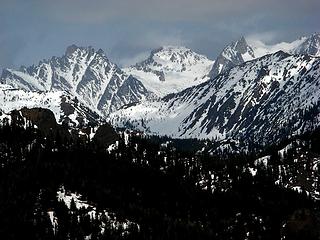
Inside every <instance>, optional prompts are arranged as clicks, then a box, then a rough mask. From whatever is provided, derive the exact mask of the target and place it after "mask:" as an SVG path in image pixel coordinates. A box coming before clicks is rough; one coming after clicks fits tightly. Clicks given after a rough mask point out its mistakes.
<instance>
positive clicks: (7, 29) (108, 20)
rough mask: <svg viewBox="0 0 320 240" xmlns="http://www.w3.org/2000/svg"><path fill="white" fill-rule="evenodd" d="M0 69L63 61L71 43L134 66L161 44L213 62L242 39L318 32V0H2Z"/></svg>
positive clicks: (287, 37)
mask: <svg viewBox="0 0 320 240" xmlns="http://www.w3.org/2000/svg"><path fill="white" fill-rule="evenodd" d="M0 3H1V4H0V29H1V33H0V69H1V68H4V67H11V68H12V67H14V68H15V67H18V66H20V65H31V64H33V63H34V64H36V63H38V61H39V60H41V59H44V58H48V57H51V56H61V55H62V54H63V53H64V51H65V48H66V47H67V46H69V45H71V44H73V43H74V44H77V45H81V46H89V45H91V46H94V47H95V48H102V49H103V50H105V51H106V53H107V55H108V56H109V58H110V59H111V60H112V61H114V62H115V63H117V64H119V65H128V64H133V63H135V62H136V61H138V60H141V59H142V58H143V57H145V56H146V55H147V54H148V53H149V51H150V50H152V49H154V48H157V47H159V46H162V45H168V44H170V45H184V46H187V47H190V48H191V49H193V50H195V51H197V52H199V53H202V54H205V55H207V56H208V57H209V58H212V59H213V58H214V57H215V56H216V55H217V54H218V52H219V51H220V50H221V49H222V48H223V47H224V46H225V45H226V44H227V43H229V42H230V41H232V40H235V39H237V38H238V37H240V36H241V35H244V36H247V37H255V38H259V39H260V40H262V41H265V42H266V43H274V42H279V41H285V40H287V41H290V40H294V39H296V38H298V37H300V36H302V35H308V34H311V33H313V32H319V31H320V14H319V9H320V1H319V0H0Z"/></svg>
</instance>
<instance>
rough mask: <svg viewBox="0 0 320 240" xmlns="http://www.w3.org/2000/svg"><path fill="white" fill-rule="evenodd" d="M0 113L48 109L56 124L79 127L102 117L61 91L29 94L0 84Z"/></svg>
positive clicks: (29, 92)
mask: <svg viewBox="0 0 320 240" xmlns="http://www.w3.org/2000/svg"><path fill="white" fill-rule="evenodd" d="M0 102H1V105H0V112H2V113H3V114H9V113H10V112H11V111H13V110H17V109H21V108H24V107H26V108H35V107H37V108H46V109H50V110H51V111H52V112H53V113H54V115H55V118H56V120H57V122H58V123H60V124H61V123H65V124H68V125H70V126H74V127H79V126H84V125H87V124H88V123H89V122H91V123H97V122H98V121H99V120H100V119H102V116H100V115H98V114H97V113H96V112H95V111H92V110H90V108H88V107H87V106H85V105H84V104H82V103H81V102H79V101H78V99H77V98H75V97H73V96H70V95H68V94H66V93H65V92H63V91H50V92H31V91H26V90H23V89H15V88H13V87H12V86H9V85H5V84H0Z"/></svg>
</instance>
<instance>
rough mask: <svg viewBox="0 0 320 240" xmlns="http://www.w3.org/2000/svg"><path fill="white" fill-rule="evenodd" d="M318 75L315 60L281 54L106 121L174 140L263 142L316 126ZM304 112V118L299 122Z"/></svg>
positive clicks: (257, 61) (116, 115) (240, 67)
mask: <svg viewBox="0 0 320 240" xmlns="http://www.w3.org/2000/svg"><path fill="white" fill-rule="evenodd" d="M319 75H320V60H319V58H315V57H310V56H307V55H289V54H287V53H284V52H282V51H280V52H277V53H275V54H271V55H266V56H264V57H262V58H259V59H256V60H252V61H249V62H246V63H243V64H241V65H239V66H236V67H234V68H232V69H231V70H230V71H228V72H226V73H225V74H220V75H219V76H218V77H216V78H213V79H211V80H209V81H207V82H204V83H202V84H200V85H198V86H195V87H191V88H188V89H186V90H184V91H182V92H180V93H177V94H171V95H168V96H166V97H165V98H163V99H162V100H161V101H154V102H152V103H142V104H137V105H136V106H131V107H129V108H126V109H122V110H120V111H118V112H115V113H114V114H112V115H111V120H112V122H113V123H114V124H116V125H118V126H124V125H125V126H133V127H135V128H138V129H143V130H147V131H149V132H151V133H156V134H160V135H169V136H173V137H198V138H207V137H209V138H212V137H218V138H221V139H224V138H229V137H231V138H241V137H244V138H252V139H254V140H257V141H260V142H261V143H263V142H264V141H265V140H267V139H276V138H281V135H282V134H288V132H290V133H291V132H303V131H305V130H306V129H307V128H309V127H310V124H311V123H315V122H318V121H317V118H318V117H319V116H318V113H319V111H318V102H319V96H320V90H319V87H318V85H319V84H320V78H319ZM311 110H312V111H313V115H310V112H309V113H308V111H311ZM307 113H308V114H309V119H303V117H305V116H306V114H307Z"/></svg>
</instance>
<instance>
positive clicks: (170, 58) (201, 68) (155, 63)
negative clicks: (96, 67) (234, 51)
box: [124, 46, 213, 97]
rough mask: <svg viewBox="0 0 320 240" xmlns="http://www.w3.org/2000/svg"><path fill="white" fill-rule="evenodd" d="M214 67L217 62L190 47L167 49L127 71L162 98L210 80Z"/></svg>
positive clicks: (169, 47) (155, 53)
mask: <svg viewBox="0 0 320 240" xmlns="http://www.w3.org/2000/svg"><path fill="white" fill-rule="evenodd" d="M212 65H213V61H211V60H210V59H208V58H207V57H205V56H204V55H201V54H199V53H196V52H194V51H192V50H191V49H189V48H187V47H181V46H163V47H161V48H158V49H155V50H153V51H152V52H151V54H150V56H149V57H148V58H147V59H146V60H144V61H142V62H140V63H137V64H135V65H134V66H131V67H129V68H125V69H124V71H125V72H126V73H127V74H131V75H133V76H134V77H136V78H137V79H139V80H140V81H141V82H142V83H143V85H144V86H145V87H146V88H147V89H148V90H150V91H152V92H154V93H155V94H156V95H158V96H159V97H162V96H164V95H166V94H169V93H174V92H178V91H181V90H183V89H185V88H188V87H191V86H194V85H196V84H199V83H201V82H203V81H205V80H207V79H208V78H207V77H206V76H207V74H208V72H209V71H210V69H211V67H212Z"/></svg>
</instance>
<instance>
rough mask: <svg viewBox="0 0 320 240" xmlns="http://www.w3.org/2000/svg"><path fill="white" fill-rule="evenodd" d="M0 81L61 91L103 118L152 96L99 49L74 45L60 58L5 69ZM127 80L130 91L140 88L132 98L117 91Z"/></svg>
mask: <svg viewBox="0 0 320 240" xmlns="http://www.w3.org/2000/svg"><path fill="white" fill-rule="evenodd" d="M1 79H2V82H4V83H7V84H10V85H11V86H13V87H16V88H19V89H25V90H29V91H52V90H59V91H65V92H67V93H70V94H72V95H73V96H76V97H77V98H78V99H79V100H80V101H82V102H84V103H86V104H87V105H89V106H90V107H92V108H93V109H95V110H99V111H102V113H103V114H105V115H107V114H109V113H110V112H112V111H114V110H116V109H117V108H119V107H120V106H123V105H125V104H128V103H131V102H136V101H139V100H141V99H145V98H148V97H149V96H151V95H152V94H151V93H150V92H148V91H147V90H146V89H144V88H143V87H142V84H141V82H139V80H137V79H135V80H134V81H133V80H132V77H130V78H129V76H128V75H127V74H125V73H124V72H123V71H122V70H121V69H120V68H118V67H117V65H115V64H114V63H112V62H110V61H109V59H108V58H107V57H106V55H105V54H104V52H103V51H102V50H101V49H100V50H98V51H95V50H94V49H93V48H92V47H87V48H84V47H77V46H75V45H72V46H70V47H68V48H67V50H66V52H65V54H64V55H63V56H62V57H52V58H51V59H50V60H44V61H41V62H40V63H39V64H38V65H37V66H34V65H33V66H31V67H28V68H26V67H22V68H21V69H20V70H19V71H15V70H11V69H5V70H4V71H3V73H2V76H1ZM128 81H129V82H130V86H131V88H132V89H135V88H136V89H141V88H143V89H141V90H140V91H137V92H136V93H135V94H134V95H132V94H131V95H127V96H125V95H123V94H126V93H128V91H123V90H121V91H119V90H120V89H121V88H124V86H123V84H125V85H128ZM122 86H123V87H122Z"/></svg>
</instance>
